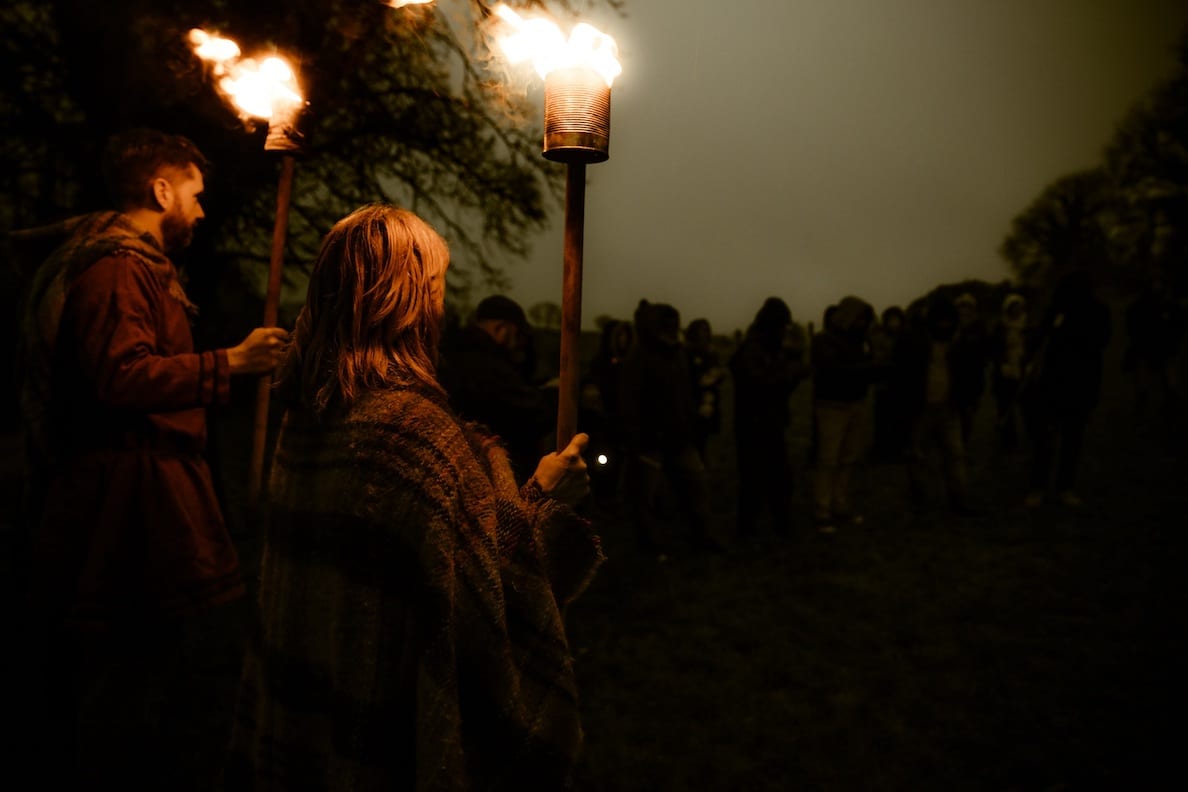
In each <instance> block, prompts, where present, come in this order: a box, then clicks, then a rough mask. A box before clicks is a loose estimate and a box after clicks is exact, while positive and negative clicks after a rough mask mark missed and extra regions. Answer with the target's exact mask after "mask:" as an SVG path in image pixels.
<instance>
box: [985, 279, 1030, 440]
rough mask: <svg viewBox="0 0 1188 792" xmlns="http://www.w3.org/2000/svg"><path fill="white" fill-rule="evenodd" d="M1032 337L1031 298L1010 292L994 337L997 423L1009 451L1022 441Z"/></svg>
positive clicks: (1003, 304)
mask: <svg viewBox="0 0 1188 792" xmlns="http://www.w3.org/2000/svg"><path fill="white" fill-rule="evenodd" d="M1028 340H1029V329H1028V327H1027V300H1026V299H1025V298H1024V297H1023V295H1021V294H1008V295H1007V296H1006V297H1005V298H1003V301H1002V313H1001V315H1000V316H999V318H998V322H997V323H996V324H995V326H994V331H993V333H992V334H991V339H990V357H991V363H992V364H993V373H992V375H991V387H992V389H993V391H994V404H995V422H994V424H995V428H996V429H997V431H998V439H999V442H1000V443H1001V445H1002V448H1003V449H1005V450H1007V451H1013V450H1015V449H1016V448H1017V447H1018V443H1019V403H1018V397H1019V383H1020V382H1022V380H1023V364H1024V361H1026V359H1027V356H1028Z"/></svg>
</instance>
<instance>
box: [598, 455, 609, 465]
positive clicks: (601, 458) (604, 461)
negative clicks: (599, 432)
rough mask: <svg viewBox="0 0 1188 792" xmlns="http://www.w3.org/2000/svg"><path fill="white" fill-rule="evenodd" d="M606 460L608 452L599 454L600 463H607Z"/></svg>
mask: <svg viewBox="0 0 1188 792" xmlns="http://www.w3.org/2000/svg"><path fill="white" fill-rule="evenodd" d="M606 462H607V460H606V454H599V455H598V464H600V465H605V464H606Z"/></svg>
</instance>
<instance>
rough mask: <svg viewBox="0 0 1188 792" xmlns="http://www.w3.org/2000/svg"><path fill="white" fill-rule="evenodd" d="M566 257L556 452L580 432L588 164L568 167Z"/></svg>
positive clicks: (563, 276) (570, 164)
mask: <svg viewBox="0 0 1188 792" xmlns="http://www.w3.org/2000/svg"><path fill="white" fill-rule="evenodd" d="M566 168H567V171H566V175H567V181H566V184H565V251H564V252H565V260H564V270H563V273H562V283H561V371H560V375H561V377H560V384H559V386H558V389H557V451H558V453H560V452H561V451H564V450H565V447H566V446H568V445H569V441H570V440H572V439H573V436H574V435H575V434H577V413H578V397H579V396H580V391H581V348H580V340H581V332H582V243H583V238H584V236H585V216H586V163H584V162H571V163H569V164H568V165H567V166H566Z"/></svg>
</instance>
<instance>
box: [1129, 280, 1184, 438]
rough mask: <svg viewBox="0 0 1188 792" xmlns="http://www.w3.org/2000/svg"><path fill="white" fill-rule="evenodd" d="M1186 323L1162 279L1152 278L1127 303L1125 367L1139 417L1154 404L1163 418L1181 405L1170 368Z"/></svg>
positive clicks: (1158, 415)
mask: <svg viewBox="0 0 1188 792" xmlns="http://www.w3.org/2000/svg"><path fill="white" fill-rule="evenodd" d="M1184 323H1185V317H1184V316H1183V311H1182V309H1181V308H1180V306H1179V305H1177V304H1176V301H1175V300H1174V299H1173V298H1172V296H1171V295H1170V294H1169V293H1168V291H1167V287H1166V286H1165V285H1164V283H1163V281H1162V279H1159V278H1155V279H1152V280H1151V282H1150V283H1149V284H1148V285H1147V287H1146V288H1144V289H1143V290H1142V291H1141V292H1140V293H1139V294H1138V296H1136V297H1135V298H1134V300H1132V301H1131V302H1130V304H1129V305H1127V306H1126V314H1125V328H1126V351H1125V353H1124V354H1123V358H1122V369H1123V371H1125V372H1127V373H1129V374H1131V381H1132V382H1133V383H1134V411H1135V414H1136V415H1137V416H1139V417H1145V416H1146V413H1147V411H1148V409H1149V408H1150V406H1151V405H1152V403H1154V404H1155V407H1156V410H1157V413H1156V415H1157V417H1159V418H1162V419H1166V418H1168V417H1170V416H1171V414H1172V412H1173V410H1175V408H1176V407H1177V406H1178V403H1179V397H1178V396H1177V394H1176V392H1175V388H1174V387H1173V385H1172V376H1171V371H1170V369H1171V363H1172V361H1173V360H1174V359H1175V355H1176V352H1177V350H1178V349H1179V346H1180V338H1181V336H1182V335H1183V333H1184Z"/></svg>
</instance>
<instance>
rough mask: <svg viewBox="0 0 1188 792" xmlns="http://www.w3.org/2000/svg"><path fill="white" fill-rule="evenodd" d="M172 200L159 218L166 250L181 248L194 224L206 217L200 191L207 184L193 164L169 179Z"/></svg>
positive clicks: (191, 231) (189, 235) (190, 237)
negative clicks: (171, 188) (163, 214)
mask: <svg viewBox="0 0 1188 792" xmlns="http://www.w3.org/2000/svg"><path fill="white" fill-rule="evenodd" d="M169 183H170V184H171V185H172V187H173V202H172V203H171V204H170V206H169V209H168V211H166V212H165V216H164V217H162V218H161V237H162V242H163V243H164V246H165V250H166V251H173V250H181V249H182V248H185V247H186V246H187V245H189V244H190V242H191V241H192V240H193V239H194V227H195V226H197V225H198V221H199V220H201V219H202V218H203V217H206V212H204V211H202V200H201V199H202V192H203V190H205V189H206V185H205V183H204V182H203V180H202V172H201V171H200V170H198V168H196V167H195V166H194V165H190V166H189V168H188V169H187V170H185V171H182V172H181V173H179V174H176V175H174V176H173V178H172V179H170V180H169Z"/></svg>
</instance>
